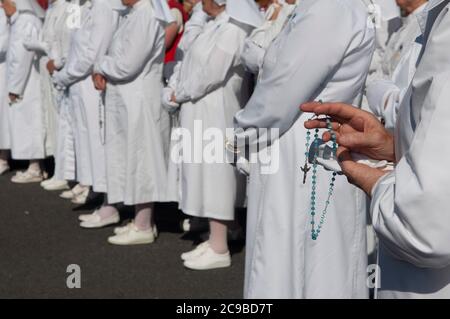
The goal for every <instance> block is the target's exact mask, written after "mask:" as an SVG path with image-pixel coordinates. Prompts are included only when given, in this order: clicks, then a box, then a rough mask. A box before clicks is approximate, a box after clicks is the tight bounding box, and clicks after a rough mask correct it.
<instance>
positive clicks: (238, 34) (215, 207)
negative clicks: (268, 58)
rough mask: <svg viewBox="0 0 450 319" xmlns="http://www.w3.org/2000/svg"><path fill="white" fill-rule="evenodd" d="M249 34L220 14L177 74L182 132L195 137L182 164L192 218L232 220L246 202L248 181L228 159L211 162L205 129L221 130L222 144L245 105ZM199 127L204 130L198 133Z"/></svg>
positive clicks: (185, 203) (183, 204) (183, 198)
mask: <svg viewBox="0 0 450 319" xmlns="http://www.w3.org/2000/svg"><path fill="white" fill-rule="evenodd" d="M250 31H251V28H250V27H246V26H244V25H242V24H238V23H236V22H233V21H231V18H230V17H229V16H228V14H227V13H226V12H223V13H221V14H220V15H219V16H217V17H216V18H215V19H214V20H212V21H210V22H208V23H207V24H206V25H205V27H204V30H203V32H202V33H201V34H200V35H199V36H198V37H197V38H196V40H195V42H194V43H193V44H192V46H191V47H190V49H189V50H188V51H187V53H186V55H185V57H184V60H183V62H182V65H181V67H180V71H179V74H175V75H174V76H176V77H177V78H178V81H177V83H176V85H175V96H176V99H177V102H178V103H180V104H182V106H181V111H180V127H181V128H182V129H183V130H185V131H187V132H190V134H191V137H190V139H191V144H192V147H190V148H189V151H188V150H183V152H184V153H183V159H182V163H181V164H180V170H181V176H180V178H179V180H180V181H181V182H180V191H179V195H180V209H181V210H183V212H184V213H186V214H188V215H191V216H197V217H205V218H214V219H219V220H233V219H234V210H235V207H236V206H239V205H240V202H242V201H243V199H244V198H245V193H244V191H243V185H245V182H244V183H243V177H242V176H239V175H238V174H237V172H236V170H235V169H234V168H233V167H232V166H231V165H229V164H227V163H226V162H225V158H224V157H223V158H220V159H219V160H218V162H217V161H214V162H213V163H206V161H205V159H204V158H203V150H204V149H205V146H206V145H207V144H208V143H210V141H205V140H202V138H203V133H204V132H205V131H206V130H208V129H210V128H214V129H219V130H220V131H221V132H222V140H220V141H218V142H220V143H222V142H223V139H224V136H225V130H226V129H227V128H231V127H232V123H233V116H234V114H235V113H236V112H237V111H238V110H240V109H241V107H242V106H243V105H245V102H246V100H247V96H246V92H245V91H246V90H245V84H246V83H245V81H244V77H245V70H244V67H243V65H242V63H241V60H240V54H241V52H242V48H243V45H244V40H245V37H246V36H247V35H248V34H249V32H250ZM247 95H248V94H247ZM195 123H197V124H199V123H201V125H202V127H199V129H198V130H196V129H195V128H194V127H195ZM186 138H189V137H186ZM209 138H211V136H210V137H209ZM216 138H217V137H216ZM219 138H220V137H219ZM194 145H196V147H194ZM221 147H222V148H223V145H222V146H221ZM216 151H222V149H220V150H216ZM187 154H190V156H188V155H187ZM196 159H198V160H196ZM189 162H191V163H189ZM194 162H195V163H194Z"/></svg>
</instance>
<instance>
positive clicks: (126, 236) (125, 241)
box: [108, 225, 157, 246]
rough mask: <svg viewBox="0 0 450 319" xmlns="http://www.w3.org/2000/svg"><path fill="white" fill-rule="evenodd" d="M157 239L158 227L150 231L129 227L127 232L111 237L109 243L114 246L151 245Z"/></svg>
mask: <svg viewBox="0 0 450 319" xmlns="http://www.w3.org/2000/svg"><path fill="white" fill-rule="evenodd" d="M156 237H157V231H156V226H154V227H153V228H152V229H148V230H139V229H138V228H137V227H136V226H134V225H132V227H131V226H130V227H128V228H127V231H125V232H123V233H121V234H118V235H115V236H112V237H109V238H108V242H109V243H110V244H112V245H120V246H127V245H142V244H151V243H153V242H154V241H155V239H156Z"/></svg>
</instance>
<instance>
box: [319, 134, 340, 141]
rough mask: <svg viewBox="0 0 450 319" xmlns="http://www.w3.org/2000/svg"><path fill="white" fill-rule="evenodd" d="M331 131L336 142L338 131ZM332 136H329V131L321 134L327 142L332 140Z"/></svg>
mask: <svg viewBox="0 0 450 319" xmlns="http://www.w3.org/2000/svg"><path fill="white" fill-rule="evenodd" d="M333 133H334V135H335V136H336V142H337V140H338V139H339V136H340V134H339V133H338V132H336V131H333ZM332 138H333V137H332V136H331V133H330V132H325V133H323V135H322V140H323V141H324V142H329V141H331V140H332Z"/></svg>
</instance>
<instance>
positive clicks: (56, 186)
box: [41, 178, 69, 192]
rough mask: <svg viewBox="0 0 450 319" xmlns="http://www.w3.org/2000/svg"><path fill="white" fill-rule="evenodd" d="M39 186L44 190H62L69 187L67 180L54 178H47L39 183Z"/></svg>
mask: <svg viewBox="0 0 450 319" xmlns="http://www.w3.org/2000/svg"><path fill="white" fill-rule="evenodd" d="M41 186H42V188H43V189H45V190H46V191H50V192H52V191H63V190H66V189H69V184H68V183H67V181H58V180H56V179H53V178H52V179H47V180H46V181H43V182H42V183H41Z"/></svg>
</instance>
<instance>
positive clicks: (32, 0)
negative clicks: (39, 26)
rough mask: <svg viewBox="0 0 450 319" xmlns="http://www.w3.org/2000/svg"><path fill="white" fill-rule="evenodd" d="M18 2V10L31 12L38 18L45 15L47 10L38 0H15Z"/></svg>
mask: <svg viewBox="0 0 450 319" xmlns="http://www.w3.org/2000/svg"><path fill="white" fill-rule="evenodd" d="M13 1H14V3H15V4H16V8H17V11H19V12H30V13H32V14H34V15H35V16H37V17H38V18H41V19H42V18H44V17H45V10H44V9H42V7H41V6H40V5H39V3H37V2H36V0H13Z"/></svg>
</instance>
